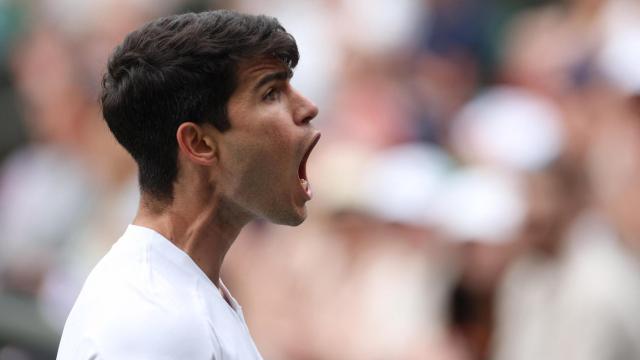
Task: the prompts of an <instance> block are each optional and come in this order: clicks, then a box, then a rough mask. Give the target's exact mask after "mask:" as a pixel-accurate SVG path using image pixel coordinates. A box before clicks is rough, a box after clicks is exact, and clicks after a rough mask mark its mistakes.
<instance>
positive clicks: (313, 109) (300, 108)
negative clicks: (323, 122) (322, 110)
mask: <svg viewBox="0 0 640 360" xmlns="http://www.w3.org/2000/svg"><path fill="white" fill-rule="evenodd" d="M295 94H296V109H295V112H294V114H295V117H294V119H295V122H296V124H298V125H305V124H308V123H309V122H311V120H313V119H314V118H315V117H316V116H318V107H317V106H316V104H314V103H313V102H312V101H311V100H309V99H307V98H306V97H305V96H304V95H302V94H300V93H299V92H297V91H295Z"/></svg>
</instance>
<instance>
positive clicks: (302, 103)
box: [217, 61, 320, 225]
mask: <svg viewBox="0 0 640 360" xmlns="http://www.w3.org/2000/svg"><path fill="white" fill-rule="evenodd" d="M289 73H290V72H289V70H288V69H287V68H286V67H285V66H284V65H283V64H281V63H279V62H276V61H265V62H259V63H258V62H256V63H254V64H252V65H247V66H244V67H241V68H240V71H239V76H238V79H239V81H238V88H237V89H236V91H235V92H234V94H233V95H232V96H231V98H230V99H229V103H228V115H229V121H230V123H231V128H230V129H229V130H227V131H225V132H224V133H222V134H220V137H219V141H218V143H219V156H220V174H219V181H218V182H217V183H218V185H217V186H218V188H219V189H218V190H220V191H221V192H222V193H223V194H224V195H225V196H227V197H228V200H230V201H231V202H232V203H234V204H236V205H238V206H239V207H240V208H242V209H243V210H245V211H246V212H247V213H248V214H250V215H251V216H252V217H260V218H266V219H268V220H270V221H272V222H275V223H278V224H286V225H298V224H300V223H301V222H302V221H303V220H304V219H305V218H306V215H307V214H306V207H305V203H306V202H307V201H308V200H310V199H311V189H310V187H309V184H308V179H307V174H306V160H307V158H308V155H309V153H310V152H311V150H312V148H313V146H314V145H315V144H316V142H317V141H318V139H319V137H320V132H318V131H317V130H315V129H314V128H313V127H312V126H311V125H310V124H309V122H310V121H311V119H313V118H314V117H315V116H316V115H317V113H318V109H317V107H316V106H315V105H314V104H313V103H311V102H310V101H309V100H308V99H306V98H305V97H304V96H302V95H301V94H300V93H298V92H297V91H296V90H294V89H293V88H292V87H291V85H290V83H289V78H290V74H289Z"/></svg>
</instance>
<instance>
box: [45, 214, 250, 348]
mask: <svg viewBox="0 0 640 360" xmlns="http://www.w3.org/2000/svg"><path fill="white" fill-rule="evenodd" d="M220 284H221V286H220V287H221V289H220V290H218V288H217V287H216V286H215V285H214V284H213V282H211V280H210V279H209V278H208V277H207V276H206V275H205V273H204V272H203V271H202V270H201V269H200V268H199V267H198V266H197V265H196V264H195V263H194V262H193V260H192V259H191V258H190V257H189V256H188V255H187V254H186V253H184V252H183V251H182V250H180V249H179V248H177V247H176V246H175V245H174V244H173V243H171V241H169V240H168V239H166V238H165V237H163V236H162V235H160V234H159V233H157V232H155V231H153V230H151V229H148V228H145V227H141V226H135V225H129V227H128V228H127V230H126V232H125V233H124V235H123V236H122V237H121V238H120V239H119V240H118V241H117V242H116V243H115V244H114V246H113V247H112V248H111V250H110V251H109V252H108V253H107V255H105V257H104V258H103V259H102V260H101V261H100V262H99V263H98V265H97V266H96V267H95V268H94V269H93V271H92V272H91V274H90V275H89V277H88V279H87V281H86V283H85V284H84V287H83V288H82V291H81V292H80V295H79V297H78V299H77V300H76V303H75V305H74V307H73V309H72V310H71V314H70V315H69V318H68V319H67V322H66V324H65V328H64V332H63V334H62V340H61V342H60V348H59V349H58V357H57V359H58V360H89V359H92V360H93V359H108V360H111V359H118V360H121V359H122V360H126V359H136V360H144V359H154V360H157V359H194V360H197V359H207V360H212V359H216V360H220V359H225V360H233V359H241V360H253V359H262V357H261V356H260V354H259V353H258V350H257V349H256V347H255V344H254V343H253V340H252V339H251V335H250V334H249V330H248V328H247V325H246V323H245V320H244V317H243V314H242V310H241V308H240V306H239V305H238V303H237V302H236V301H235V299H233V298H232V297H231V295H230V294H229V292H228V290H227V289H226V288H225V287H224V284H222V282H220ZM223 294H224V295H223ZM225 297H226V298H227V299H228V301H229V302H227V300H225Z"/></svg>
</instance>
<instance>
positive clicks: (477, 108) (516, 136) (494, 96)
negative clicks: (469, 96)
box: [451, 86, 564, 170]
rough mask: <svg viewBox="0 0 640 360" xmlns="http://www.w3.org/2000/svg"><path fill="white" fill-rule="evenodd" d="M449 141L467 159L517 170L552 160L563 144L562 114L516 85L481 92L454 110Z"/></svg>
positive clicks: (541, 165) (528, 168) (541, 166)
mask: <svg viewBox="0 0 640 360" xmlns="http://www.w3.org/2000/svg"><path fill="white" fill-rule="evenodd" d="M451 136H452V143H453V146H454V148H455V149H456V151H457V152H458V153H459V154H460V155H462V156H463V157H464V158H465V159H467V160H470V161H472V162H478V163H480V164H486V165H497V166H501V167H507V168H511V169H517V170H536V169H540V168H543V167H545V166H546V165H548V164H549V163H550V162H552V161H553V160H554V159H555V158H556V157H557V156H558V155H559V154H560V152H561V150H562V146H563V140H564V139H563V129H562V127H561V123H560V114H559V112H558V111H557V109H556V108H555V106H554V105H553V104H552V103H550V102H549V101H547V100H546V99H544V98H542V97H540V96H537V95H535V94H533V93H531V92H528V91H526V90H523V89H519V88H516V87H506V86H505V87H495V88H492V89H490V90H487V91H485V92H483V93H481V94H480V95H479V96H478V97H476V98H475V99H473V100H472V101H471V102H470V103H468V104H467V105H466V106H465V107H464V108H463V109H462V110H461V112H460V113H459V114H458V116H457V118H456V119H455V121H454V123H453V126H452V132H451Z"/></svg>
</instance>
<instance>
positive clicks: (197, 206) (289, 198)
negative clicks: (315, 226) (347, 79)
mask: <svg viewBox="0 0 640 360" xmlns="http://www.w3.org/2000/svg"><path fill="white" fill-rule="evenodd" d="M297 62H298V50H297V47H296V43H295V40H294V39H293V37H291V35H289V34H288V33H287V32H286V31H285V30H284V29H283V28H282V26H280V24H279V23H278V21H277V20H275V19H273V18H269V17H265V16H249V15H243V14H238V13H235V12H231V11H213V12H205V13H199V14H183V15H178V16H170V17H166V18H162V19H159V20H156V21H153V22H151V23H148V24H146V25H145V26H143V27H142V28H140V29H138V30H136V31H134V32H132V33H131V34H129V35H128V36H127V38H126V39H125V40H124V42H123V43H122V44H121V45H120V46H119V47H118V48H117V49H116V50H115V52H114V54H113V55H112V58H111V59H110V61H109V64H108V69H107V73H106V74H105V76H104V79H103V92H102V98H101V100H102V107H103V114H104V118H105V119H106V121H107V124H108V125H109V128H110V129H111V131H112V132H113V134H114V135H115V137H116V139H117V140H118V142H120V144H122V145H123V146H124V147H125V148H126V149H127V151H128V152H129V153H130V154H131V155H132V157H133V158H134V159H135V161H136V162H137V164H138V168H139V181H140V189H141V200H140V206H139V209H138V213H137V215H136V217H135V219H134V221H133V224H132V225H130V226H129V227H128V228H127V230H126V232H125V233H124V235H123V236H122V237H121V238H120V239H119V240H118V241H117V243H116V244H115V245H114V246H113V247H112V249H111V250H110V251H109V253H108V254H107V255H106V256H105V257H104V258H103V259H102V260H101V261H100V263H99V264H98V265H97V266H96V267H95V269H94V270H93V271H92V273H91V275H90V276H89V278H88V279H87V281H86V283H85V285H84V287H83V289H82V292H81V293H80V296H79V297H78V300H77V301H76V304H75V306H74V308H73V310H72V311H71V314H70V315H69V318H68V320H67V322H66V325H65V329H64V333H63V335H62V340H61V343H60V348H59V351H58V359H59V360H66V359H242V360H247V359H260V358H261V357H260V355H259V353H258V351H257V350H256V348H255V345H254V343H253V340H252V339H251V336H250V335H249V332H248V329H247V327H246V324H245V321H244V318H243V316H242V311H241V309H240V307H239V306H238V304H237V303H236V301H235V300H234V299H233V298H232V297H231V295H230V294H229V292H228V290H227V289H226V288H225V286H224V284H223V283H222V282H221V281H220V280H219V275H220V267H221V265H222V262H223V259H224V256H225V254H226V252H227V250H228V249H229V247H230V246H231V245H232V243H233V241H234V240H235V238H236V236H237V235H238V233H239V232H240V230H241V229H242V227H243V226H244V225H246V224H247V223H248V222H249V221H251V220H253V219H256V218H265V219H268V220H270V221H272V222H275V223H278V224H287V225H298V224H300V223H301V222H302V221H303V220H304V219H305V217H306V208H305V203H306V202H307V201H308V200H310V199H311V196H312V193H311V188H310V186H309V182H308V179H307V174H306V161H307V158H308V156H309V153H310V152H311V150H312V148H313V146H314V145H315V144H316V143H317V141H318V139H319V137H320V134H319V132H318V131H316V130H314V129H313V128H312V127H311V125H310V123H309V122H310V121H311V120H312V119H313V118H314V117H315V116H316V115H317V112H318V110H317V108H316V106H315V105H314V104H312V103H311V102H310V101H309V100H307V99H306V98H305V97H303V96H302V95H301V94H299V93H298V92H296V90H294V89H293V88H292V87H291V85H290V83H289V79H290V78H291V76H292V69H293V68H294V67H295V65H296V64H297Z"/></svg>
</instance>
